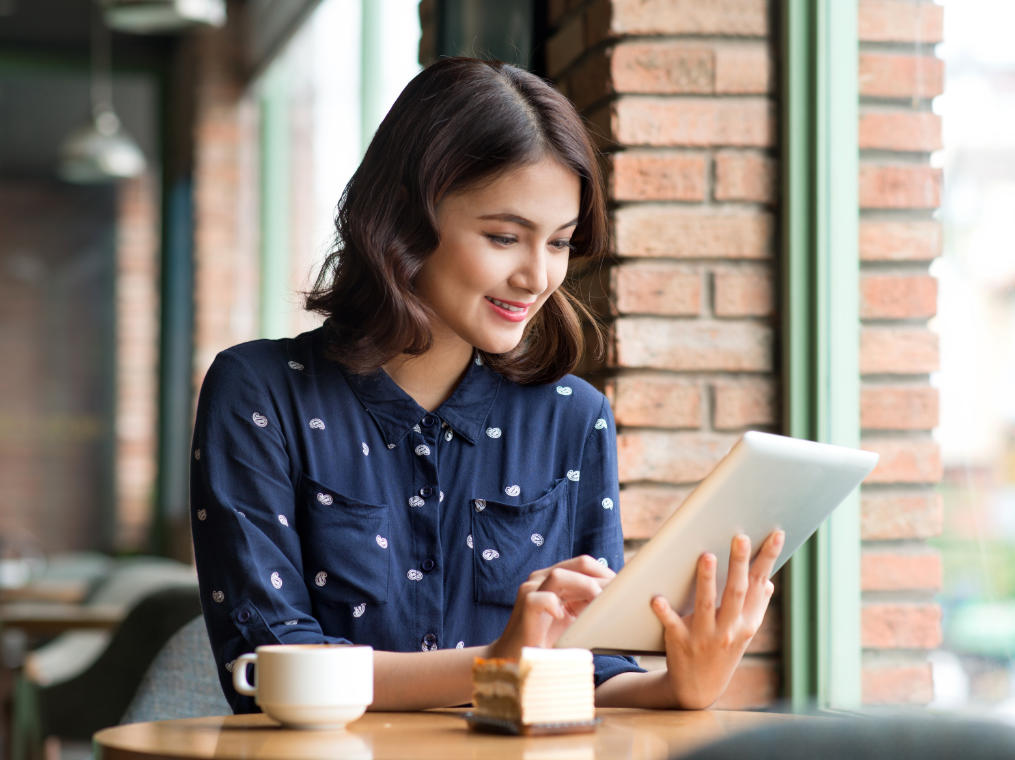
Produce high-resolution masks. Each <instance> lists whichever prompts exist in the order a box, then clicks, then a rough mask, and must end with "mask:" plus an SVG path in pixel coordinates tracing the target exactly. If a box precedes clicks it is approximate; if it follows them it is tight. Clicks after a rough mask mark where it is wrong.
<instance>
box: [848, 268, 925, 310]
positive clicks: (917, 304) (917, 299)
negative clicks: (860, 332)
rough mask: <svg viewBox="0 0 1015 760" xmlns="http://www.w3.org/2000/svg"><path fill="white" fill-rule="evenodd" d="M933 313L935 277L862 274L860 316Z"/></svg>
mask: <svg viewBox="0 0 1015 760" xmlns="http://www.w3.org/2000/svg"><path fill="white" fill-rule="evenodd" d="M936 313H937V278H936V277H932V276H930V275H926V274H920V275H903V274H863V275H861V277H860V317H861V318H862V319H926V318H929V317H933V316H934V315H935V314H936Z"/></svg>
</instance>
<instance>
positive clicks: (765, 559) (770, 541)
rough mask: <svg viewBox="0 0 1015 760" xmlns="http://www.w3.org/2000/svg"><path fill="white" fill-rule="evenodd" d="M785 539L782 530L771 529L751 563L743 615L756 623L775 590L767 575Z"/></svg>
mask: <svg viewBox="0 0 1015 760" xmlns="http://www.w3.org/2000/svg"><path fill="white" fill-rule="evenodd" d="M785 541H786V534H785V533H784V532H783V531H781V530H777V531H773V532H772V533H771V534H770V535H769V536H768V538H767V539H765V543H764V544H762V546H761V551H760V552H758V556H757V557H755V559H754V562H752V563H751V569H750V573H749V588H748V591H747V598H746V599H745V600H744V616H745V617H747V618H749V619H751V620H753V621H755V622H756V624H757V625H761V619H762V618H763V617H764V615H765V610H766V609H767V608H768V603H769V601H770V600H771V598H772V593H773V592H774V591H775V586H774V585H773V583H772V581H771V580H769V576H771V574H772V568H773V567H774V566H775V561H776V559H778V557H779V554H780V552H782V547H783V545H784V544H785Z"/></svg>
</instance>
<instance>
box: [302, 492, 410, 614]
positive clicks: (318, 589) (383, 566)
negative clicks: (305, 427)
mask: <svg viewBox="0 0 1015 760" xmlns="http://www.w3.org/2000/svg"><path fill="white" fill-rule="evenodd" d="M300 507H301V519H300V520H299V523H298V525H299V533H300V548H301V552H302V558H303V578H304V581H305V582H306V584H307V588H308V589H309V590H310V595H311V597H312V598H313V599H314V602H315V604H316V603H317V602H318V601H320V602H323V603H325V604H353V605H357V604H362V603H364V602H371V603H373V604H382V603H384V602H386V601H387V599H388V577H389V570H390V564H391V562H390V559H389V558H390V556H391V552H390V551H389V549H388V540H389V538H390V536H389V535H388V507H387V506H385V505H378V504H367V503H365V502H362V501H359V500H357V499H353V498H350V497H348V496H343V495H342V494H340V493H339V492H338V491H336V490H335V489H333V488H329V487H328V486H325V485H323V484H321V483H318V482H317V481H315V480H313V479H311V478H309V477H307V476H306V475H304V476H303V477H302V479H301V481H300Z"/></svg>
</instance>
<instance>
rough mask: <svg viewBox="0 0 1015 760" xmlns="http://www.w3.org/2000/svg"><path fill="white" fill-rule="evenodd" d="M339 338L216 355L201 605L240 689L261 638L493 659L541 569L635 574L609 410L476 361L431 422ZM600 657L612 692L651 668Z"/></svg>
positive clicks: (430, 415)
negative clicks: (479, 654) (459, 652)
mask: <svg viewBox="0 0 1015 760" xmlns="http://www.w3.org/2000/svg"><path fill="white" fill-rule="evenodd" d="M324 340H325V338H324V332H323V330H322V329H318V330H314V331H312V332H308V333H304V334H302V335H300V336H298V337H296V338H293V339H285V340H272V341H269V340H260V341H254V342H251V343H245V344H243V345H239V346H235V347H233V348H231V349H229V350H227V351H224V352H222V353H221V354H219V355H218V357H216V359H215V361H214V363H213V364H212V366H211V368H210V369H209V371H208V374H207V376H206V378H205V381H204V386H203V387H202V389H201V396H200V401H199V403H198V409H197V423H196V427H195V431H194V447H193V462H192V469H191V504H192V514H191V522H192V530H193V537H194V550H195V556H196V561H197V569H198V575H199V579H200V585H201V597H202V604H203V608H204V614H205V618H206V621H207V623H208V632H209V635H210V637H211V642H212V649H213V650H214V653H215V657H216V660H217V662H218V666H219V677H220V679H221V681H222V684H223V690H224V691H225V694H226V696H227V697H228V698H229V700H230V702H231V704H232V706H233V708H234V709H235V710H237V711H249V710H253V709H255V708H254V706H253V703H252V701H251V700H249V699H248V698H245V697H241V696H240V695H238V694H236V692H235V691H234V690H233V688H232V680H231V679H232V676H231V668H232V662H233V661H234V660H235V659H236V657H237V656H239V655H240V654H242V653H244V652H248V651H252V650H253V649H254V647H256V646H259V645H261V644H276V643H286V644H288V643H303V642H322V641H331V642H354V643H358V644H370V645H371V646H373V647H374V648H375V649H380V650H388V651H402V652H409V651H420V650H422V651H428V650H433V649H438V648H448V647H466V646H474V645H485V644H488V643H490V642H491V641H493V640H494V639H496V638H497V636H499V635H500V633H501V632H502V631H503V629H504V626H505V624H506V623H507V619H508V617H509V615H510V612H511V607H512V605H513V603H514V600H515V596H516V594H517V592H518V586H519V585H520V584H521V583H522V582H523V581H524V580H525V579H526V578H527V577H528V575H529V573H531V572H532V571H533V570H536V569H539V568H543V567H547V566H549V565H552V564H553V563H555V562H558V561H560V560H563V559H567V558H569V557H573V556H576V555H578V554H590V555H592V556H593V557H596V558H597V559H598V561H599V562H601V563H603V564H605V565H607V566H609V567H611V568H613V569H615V570H618V569H619V568H620V567H621V565H622V563H623V538H622V535H621V528H620V516H619V514H618V507H617V502H618V483H617V465H616V438H615V432H614V425H613V416H612V413H611V411H610V407H609V404H608V403H607V401H606V399H605V398H604V397H603V395H602V394H601V393H599V392H598V391H597V390H595V389H594V388H593V387H592V386H590V385H589V384H588V383H586V382H585V381H583V380H581V379H579V378H577V377H574V376H571V375H568V376H566V377H564V378H563V379H561V380H560V381H559V382H557V383H554V384H551V385H545V386H521V385H517V384H515V383H512V382H510V381H508V380H506V379H504V378H503V377H502V376H501V375H499V374H497V373H495V372H493V371H492V370H490V369H489V368H487V367H486V366H484V365H483V364H482V362H481V361H480V360H479V359H478V358H477V360H476V361H474V362H473V363H472V364H471V365H470V366H469V369H468V371H467V372H466V374H465V377H464V378H463V379H462V381H461V382H460V383H459V385H458V387H457V388H456V389H455V391H454V392H453V394H452V395H451V397H450V398H449V399H448V400H447V401H445V402H444V403H443V404H442V405H441V406H440V407H439V408H438V409H437V410H435V411H434V412H428V411H427V410H426V409H424V408H422V407H421V406H419V405H418V404H417V403H416V402H415V401H414V400H413V399H412V398H411V397H409V396H408V395H407V394H406V393H405V392H404V391H403V390H402V389H401V388H399V387H398V385H396V384H395V382H394V381H393V380H392V379H391V378H390V377H389V376H388V375H387V374H386V373H385V372H384V371H377V372H375V373H373V374H371V375H367V376H362V375H355V374H352V373H349V372H346V371H345V370H344V369H343V368H342V367H341V366H340V365H339V364H337V363H336V362H333V361H330V360H328V359H326V358H325V356H324V352H323V349H324ZM637 669H638V668H637V666H636V665H635V664H634V662H633V660H630V659H629V658H622V657H607V656H597V657H596V684H597V685H598V684H599V683H602V682H603V681H604V680H606V679H607V678H610V677H611V676H613V675H616V674H617V673H620V672H623V671H629V670H637Z"/></svg>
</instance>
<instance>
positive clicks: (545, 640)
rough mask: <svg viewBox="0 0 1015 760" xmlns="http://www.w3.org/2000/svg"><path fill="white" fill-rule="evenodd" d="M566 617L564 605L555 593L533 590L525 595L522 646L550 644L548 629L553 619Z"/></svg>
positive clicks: (551, 643) (551, 642) (544, 645)
mask: <svg viewBox="0 0 1015 760" xmlns="http://www.w3.org/2000/svg"><path fill="white" fill-rule="evenodd" d="M565 617H567V612H566V610H565V609H564V605H563V604H561V601H560V599H559V598H558V597H557V595H556V594H553V593H551V592H549V591H533V592H532V593H531V594H529V595H528V596H527V597H525V604H524V605H523V607H522V646H529V647H546V646H552V645H553V644H554V642H553V641H550V640H549V635H548V634H549V631H550V628H551V627H552V626H553V622H554V621H555V620H562V619H563V618H565Z"/></svg>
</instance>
